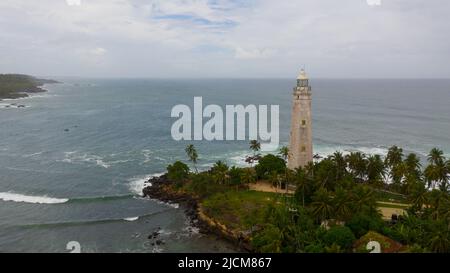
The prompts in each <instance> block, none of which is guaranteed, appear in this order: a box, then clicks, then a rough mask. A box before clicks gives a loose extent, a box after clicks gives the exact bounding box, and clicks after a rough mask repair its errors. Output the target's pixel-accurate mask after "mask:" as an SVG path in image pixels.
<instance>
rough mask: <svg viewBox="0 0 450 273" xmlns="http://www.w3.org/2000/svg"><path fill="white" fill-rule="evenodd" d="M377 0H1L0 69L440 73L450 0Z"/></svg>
mask: <svg viewBox="0 0 450 273" xmlns="http://www.w3.org/2000/svg"><path fill="white" fill-rule="evenodd" d="M381 3H382V4H381V5H379V6H376V7H373V6H369V5H368V4H367V0H348V1H335V0H296V1H272V0H259V1H256V0H249V1H238V0H228V1H227V0H171V1H167V0H89V1H87V0H86V1H81V5H78V6H76V7H74V6H69V5H68V4H67V2H66V1H65V0H41V1H28V0H2V1H0V60H7V61H2V62H0V72H23V73H30V74H37V73H39V74H50V75H55V74H59V73H64V74H67V75H79V76H111V77H117V76H121V77H122V76H146V77H147V76H148V77H169V76H173V77H178V76H187V77H203V76H206V77H217V76H220V77H224V76H225V77H236V76H248V77H254V76H272V77H295V75H296V74H297V72H298V71H297V70H298V69H299V67H301V66H302V65H307V67H308V68H309V70H312V71H311V73H310V74H312V75H316V76H318V77H418V76H421V77H450V62H448V60H449V59H450V52H449V51H448V48H450V38H448V37H447V35H445V34H446V33H449V32H450V22H449V21H448V19H447V17H448V15H447V12H446V11H447V10H449V9H450V2H449V1H446V0H434V1H421V0H397V1H382V2H381ZM11 56H13V57H11ZM91 59H92V60H91ZM43 60H44V61H43ZM93 63H94V64H96V65H92V64H93ZM99 64H102V65H99ZM212 67H214V69H211V68H212Z"/></svg>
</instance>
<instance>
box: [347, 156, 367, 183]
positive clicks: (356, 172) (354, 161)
mask: <svg viewBox="0 0 450 273" xmlns="http://www.w3.org/2000/svg"><path fill="white" fill-rule="evenodd" d="M346 161H347V163H348V167H349V168H350V170H351V171H352V174H353V176H354V177H355V178H357V179H360V180H363V178H364V174H365V172H366V161H365V155H364V154H363V153H361V152H351V153H350V154H349V155H347V156H346Z"/></svg>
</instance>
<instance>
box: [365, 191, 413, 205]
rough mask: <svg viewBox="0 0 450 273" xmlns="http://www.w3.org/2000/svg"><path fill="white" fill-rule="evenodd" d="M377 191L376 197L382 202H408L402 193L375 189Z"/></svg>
mask: <svg viewBox="0 0 450 273" xmlns="http://www.w3.org/2000/svg"><path fill="white" fill-rule="evenodd" d="M373 190H374V191H375V198H376V199H377V200H378V201H382V202H393V203H405V202H407V200H406V197H405V196H404V195H402V194H400V193H394V192H388V191H383V190H379V189H373Z"/></svg>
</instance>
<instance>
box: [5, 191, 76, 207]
mask: <svg viewBox="0 0 450 273" xmlns="http://www.w3.org/2000/svg"><path fill="white" fill-rule="evenodd" d="M0 200H3V201H12V202H19V203H29V204H62V203H66V202H67V201H69V199H65V198H53V197H48V196H31V195H24V194H18V193H12V192H0Z"/></svg>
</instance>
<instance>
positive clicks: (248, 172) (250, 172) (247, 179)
mask: <svg viewBox="0 0 450 273" xmlns="http://www.w3.org/2000/svg"><path fill="white" fill-rule="evenodd" d="M255 176H256V174H255V170H254V169H252V168H245V169H244V170H243V171H242V174H241V181H242V183H244V184H247V185H249V184H251V183H255V181H256V178H255Z"/></svg>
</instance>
